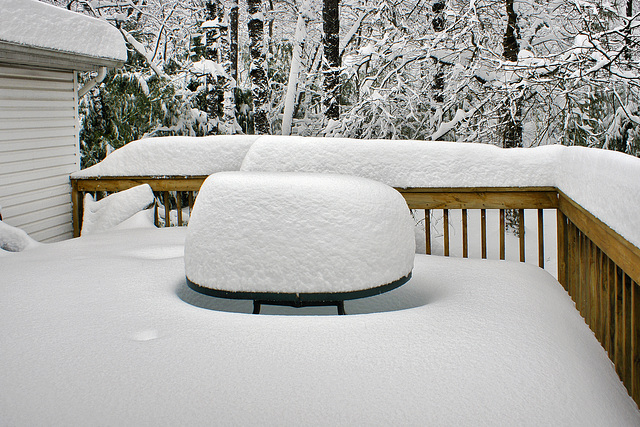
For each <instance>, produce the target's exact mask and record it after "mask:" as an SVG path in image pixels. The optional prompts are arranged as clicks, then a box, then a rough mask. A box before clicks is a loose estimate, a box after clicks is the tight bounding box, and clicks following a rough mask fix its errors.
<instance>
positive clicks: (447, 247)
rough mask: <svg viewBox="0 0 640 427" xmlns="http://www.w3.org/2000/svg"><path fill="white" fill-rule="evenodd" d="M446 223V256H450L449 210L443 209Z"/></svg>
mask: <svg viewBox="0 0 640 427" xmlns="http://www.w3.org/2000/svg"><path fill="white" fill-rule="evenodd" d="M442 217H443V220H444V221H443V222H444V256H449V209H443V211H442Z"/></svg>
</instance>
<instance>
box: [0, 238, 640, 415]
mask: <svg viewBox="0 0 640 427" xmlns="http://www.w3.org/2000/svg"><path fill="white" fill-rule="evenodd" d="M184 238H185V229H184V228H171V229H128V230H114V231H109V232H105V233H97V234H95V235H91V236H87V237H82V238H79V239H74V240H70V241H65V242H60V243H56V244H49V245H41V246H38V247H36V248H33V249H29V250H27V251H25V252H21V253H11V254H8V253H5V254H3V255H2V256H0V348H1V350H0V424H3V425H45V424H46V425H95V424H100V425H198V424H200V425H202V424H206V425H211V424H218V425H220V424H223V425H228V424H239V425H242V424H258V423H259V424H267V425H293V424H296V425H306V424H323V425H327V424H342V425H352V424H359V425H379V424H422V425H483V424H490V425H580V426H584V425H638V424H640V412H639V411H638V409H637V407H636V405H635V403H634V402H633V401H632V400H631V398H630V397H629V396H628V394H627V392H626V390H625V389H624V387H623V385H622V383H621V382H620V381H619V379H618V377H617V376H616V373H615V371H614V369H613V365H612V364H611V362H610V361H609V359H608V358H607V355H606V354H605V352H604V350H603V349H602V347H601V346H600V345H599V344H598V342H597V341H596V339H595V337H594V335H593V333H592V332H591V331H590V330H589V329H588V327H587V326H586V325H585V323H584V321H583V319H582V318H581V317H580V315H579V313H578V312H577V311H576V310H575V308H574V305H573V303H572V302H571V300H570V298H569V297H568V295H567V294H566V292H565V291H564V290H563V289H562V287H561V286H560V285H559V284H558V283H557V281H556V280H555V279H554V278H553V277H552V276H550V275H549V274H548V273H546V272H545V271H543V270H541V269H538V268H537V267H534V266H531V265H525V264H518V263H513V262H505V261H487V260H461V259H454V258H443V257H436V256H425V255H416V260H415V268H414V272H413V278H412V279H411V280H410V281H409V282H408V283H407V284H405V285H404V286H402V287H400V288H398V289H396V290H394V291H391V292H388V293H386V294H383V295H380V296H376V297H372V298H367V299H362V300H354V301H347V302H346V304H345V308H346V311H347V313H348V315H347V316H337V315H336V314H335V308H328V307H324V308H305V309H294V308H283V307H265V308H264V313H265V314H261V315H251V314H249V313H250V312H251V310H252V304H251V302H247V301H231V300H219V299H215V298H212V297H206V296H203V295H200V294H197V293H195V292H193V291H191V290H190V289H189V288H188V287H187V285H186V282H185V274H184V260H183V248H184Z"/></svg>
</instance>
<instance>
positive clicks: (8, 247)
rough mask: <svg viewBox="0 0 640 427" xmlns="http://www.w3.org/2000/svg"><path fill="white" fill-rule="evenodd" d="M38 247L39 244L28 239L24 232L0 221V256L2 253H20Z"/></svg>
mask: <svg viewBox="0 0 640 427" xmlns="http://www.w3.org/2000/svg"><path fill="white" fill-rule="evenodd" d="M39 245H40V243H39V242H37V241H35V240H33V239H32V238H31V237H29V235H28V234H27V233H25V232H24V230H21V229H19V228H16V227H12V226H11V225H9V224H7V223H6V222H3V221H0V256H1V255H3V252H22V251H24V250H26V249H31V248H35V247H37V246H39ZM4 255H6V253H5V254H4Z"/></svg>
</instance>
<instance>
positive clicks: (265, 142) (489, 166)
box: [241, 136, 560, 188]
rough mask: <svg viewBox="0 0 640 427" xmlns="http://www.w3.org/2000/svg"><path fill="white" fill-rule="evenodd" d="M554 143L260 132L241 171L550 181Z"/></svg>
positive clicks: (474, 182)
mask: <svg viewBox="0 0 640 427" xmlns="http://www.w3.org/2000/svg"><path fill="white" fill-rule="evenodd" d="M559 153H560V150H559V147H558V146H545V147H539V148H535V149H529V148H526V149H525V148H520V149H512V150H504V149H501V148H499V147H496V146H494V145H488V144H462V143H456V142H425V141H390V140H356V139H348V138H308V137H283V136H263V137H261V138H260V139H259V140H258V141H256V143H255V144H254V146H253V147H252V148H251V149H250V150H249V152H248V153H247V156H246V157H245V159H244V162H243V163H242V167H241V170H247V171H262V172H314V173H339V174H348V175H356V176H360V177H363V178H369V179H373V180H376V181H380V182H383V183H385V184H387V185H390V186H392V187H400V188H408V187H534V186H538V187H539V186H542V187H545V186H554V185H555V182H556V162H555V161H553V160H555V159H557V158H558V156H559Z"/></svg>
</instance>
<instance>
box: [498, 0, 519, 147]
mask: <svg viewBox="0 0 640 427" xmlns="http://www.w3.org/2000/svg"><path fill="white" fill-rule="evenodd" d="M513 1H514V0H506V6H507V29H506V30H505V33H504V38H503V40H502V46H503V48H504V51H503V54H502V56H503V57H504V59H506V60H507V61H511V62H516V61H518V53H519V52H520V46H519V45H518V39H517V38H516V33H517V31H518V27H517V25H518V24H517V19H518V16H517V15H516V13H515V11H514V10H513ZM504 104H505V105H504V108H503V114H502V123H503V126H504V128H503V130H502V146H503V147H505V148H513V147H522V110H521V106H520V102H519V100H518V99H512V98H511V97H510V96H509V93H508V91H507V94H506V99H505V102H504Z"/></svg>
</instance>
